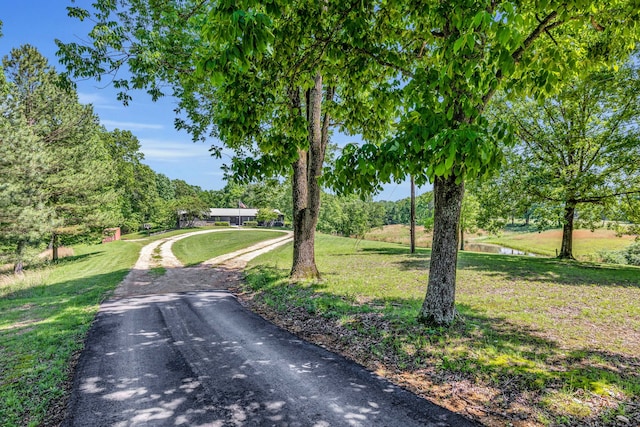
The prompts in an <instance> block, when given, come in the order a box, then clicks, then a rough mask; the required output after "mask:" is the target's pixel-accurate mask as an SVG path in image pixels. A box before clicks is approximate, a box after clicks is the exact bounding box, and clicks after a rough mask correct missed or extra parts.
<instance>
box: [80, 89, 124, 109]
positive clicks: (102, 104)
mask: <svg viewBox="0 0 640 427" xmlns="http://www.w3.org/2000/svg"><path fill="white" fill-rule="evenodd" d="M78 101H80V103H81V104H92V105H93V108H96V109H98V108H99V109H103V110H117V109H118V108H122V105H116V104H115V103H114V102H112V101H111V100H109V99H107V98H105V97H104V96H102V95H100V94H98V93H83V92H78Z"/></svg>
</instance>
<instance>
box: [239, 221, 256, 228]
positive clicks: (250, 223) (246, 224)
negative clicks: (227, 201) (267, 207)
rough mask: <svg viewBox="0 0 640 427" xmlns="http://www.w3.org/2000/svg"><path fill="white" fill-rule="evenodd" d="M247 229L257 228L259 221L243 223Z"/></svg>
mask: <svg viewBox="0 0 640 427" xmlns="http://www.w3.org/2000/svg"><path fill="white" fill-rule="evenodd" d="M242 225H244V226H245V227H257V226H258V221H245V222H243V223H242Z"/></svg>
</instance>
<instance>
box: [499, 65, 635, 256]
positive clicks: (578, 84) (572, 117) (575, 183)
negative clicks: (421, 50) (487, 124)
mask: <svg viewBox="0 0 640 427" xmlns="http://www.w3.org/2000/svg"><path fill="white" fill-rule="evenodd" d="M502 117H503V118H506V119H507V120H509V121H511V122H512V123H513V125H514V128H515V132H516V135H517V137H518V146H517V148H518V149H517V153H518V154H519V156H520V157H521V158H522V161H523V163H525V164H527V165H528V168H527V172H526V175H525V177H526V178H527V184H528V185H527V188H528V192H530V193H531V194H532V195H533V196H534V197H535V198H536V199H537V200H538V201H541V202H551V203H557V204H562V206H563V215H562V218H561V223H562V224H563V233H562V245H561V248H560V252H559V255H558V256H559V257H560V258H570V259H572V258H573V229H574V221H575V218H576V216H577V213H578V211H577V208H578V207H579V206H581V205H583V206H584V205H587V206H588V205H590V204H591V205H604V204H606V203H607V202H611V201H613V199H614V198H616V197H620V196H627V195H632V194H640V162H638V159H640V79H639V78H638V72H637V71H636V70H633V69H630V68H623V69H621V70H620V71H614V70H608V69H605V70H604V71H599V72H594V73H591V74H589V75H587V76H585V77H584V78H578V79H575V80H574V81H572V82H570V83H568V84H567V85H566V86H565V87H563V88H562V89H561V90H560V91H559V92H558V94H557V95H555V96H553V97H551V98H549V99H547V100H546V101H545V102H544V103H542V104H540V103H537V102H535V101H534V100H528V99H524V100H521V101H518V102H512V103H508V104H506V105H505V108H504V109H503V114H502ZM587 212H588V211H587V210H585V209H583V210H582V211H581V219H583V220H584V219H587V218H585V216H586V214H587ZM594 219H595V221H598V222H599V221H600V220H601V216H600V215H596V216H595V218H594Z"/></svg>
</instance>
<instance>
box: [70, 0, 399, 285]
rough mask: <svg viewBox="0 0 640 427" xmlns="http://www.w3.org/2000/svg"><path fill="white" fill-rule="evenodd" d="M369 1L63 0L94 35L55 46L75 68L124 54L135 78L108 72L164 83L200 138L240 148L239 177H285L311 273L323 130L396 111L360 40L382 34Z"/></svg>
mask: <svg viewBox="0 0 640 427" xmlns="http://www.w3.org/2000/svg"><path fill="white" fill-rule="evenodd" d="M374 11H375V7H374V5H372V4H368V3H366V4H365V3H362V2H360V1H350V2H343V1H326V2H323V3H308V2H303V1H295V2H289V1H273V2H264V3H261V2H255V1H246V2H245V1H240V2H232V3H228V2H202V1H195V0H192V1H184V2H151V1H123V2H117V3H116V2H112V1H108V0H103V1H98V2H97V3H96V9H95V12H94V13H91V12H89V11H88V10H85V9H82V8H77V7H72V8H69V12H70V15H71V16H74V17H78V18H80V19H86V18H89V17H91V18H92V19H93V20H94V21H95V22H96V25H95V26H94V29H93V30H92V31H91V33H90V34H89V35H90V37H91V38H92V39H93V45H91V46H82V45H78V44H74V43H70V44H66V45H65V44H62V43H59V44H58V45H59V47H60V55H61V57H62V61H63V62H64V63H65V64H67V66H68V67H69V69H71V70H73V72H74V74H75V75H77V76H99V75H101V74H103V73H107V72H111V71H113V72H115V71H116V70H118V69H119V68H120V67H122V66H123V65H126V66H128V68H129V71H130V72H131V75H132V77H131V78H130V79H120V78H115V79H114V80H113V83H114V85H115V86H117V87H119V88H122V89H123V90H124V91H126V90H127V89H133V88H145V89H147V91H148V92H149V93H150V94H151V95H152V96H153V97H154V98H158V97H160V96H162V95H163V93H162V88H163V86H166V85H167V84H168V85H169V86H170V87H171V88H172V94H173V95H174V96H175V97H177V98H178V99H179V102H180V104H179V110H181V112H183V113H184V114H183V116H181V117H180V118H179V119H178V120H177V125H178V127H180V128H183V129H187V130H189V131H190V132H191V133H192V134H193V135H194V138H195V139H200V138H205V137H207V136H208V135H211V134H212V135H216V136H218V137H219V138H220V139H221V140H222V141H223V143H224V144H225V145H226V146H227V147H229V148H231V149H232V150H234V152H235V159H234V161H233V162H232V164H231V167H230V173H232V174H233V175H235V176H236V177H237V178H239V179H245V180H251V179H258V180H261V179H264V178H266V177H275V176H284V177H290V178H292V181H291V182H292V200H293V215H292V217H293V229H294V244H293V265H292V268H291V276H292V277H294V278H314V277H318V275H319V273H318V269H317V267H316V264H315V253H314V236H315V228H316V225H317V221H318V213H319V207H320V183H319V179H320V178H321V176H322V173H323V171H322V169H323V164H324V157H325V151H326V148H327V145H328V143H329V136H330V129H331V127H332V126H333V125H334V124H336V123H338V124H339V126H340V128H341V129H342V130H344V131H346V132H350V133H355V132H360V133H363V134H365V135H367V137H369V138H371V139H374V140H375V139H377V138H379V137H380V135H381V134H382V132H384V130H385V129H387V126H386V123H387V122H388V121H389V120H390V119H392V117H393V114H388V110H389V109H391V108H394V106H395V104H394V103H392V102H388V99H387V98H385V97H383V96H382V94H385V93H387V92H389V90H388V89H389V87H390V86H391V83H390V81H389V79H388V76H389V73H388V72H387V71H386V68H384V67H382V65H381V64H380V63H378V62H376V61H370V60H369V59H368V58H367V57H365V56H363V54H362V52H361V51H360V50H359V49H358V48H357V45H358V44H362V43H363V40H364V39H365V38H375V37H377V34H375V32H371V31H370V28H369V18H370V17H371V15H372V14H373V13H374ZM354 46H356V47H354ZM373 95H375V98H376V101H375V102H376V103H375V104H374V103H373V101H372V99H373ZM128 97H129V95H128V94H126V93H123V94H122V95H121V98H122V99H123V100H125V101H126V100H127V99H129V98H128ZM213 153H214V154H217V155H219V153H220V151H219V147H217V148H216V147H213Z"/></svg>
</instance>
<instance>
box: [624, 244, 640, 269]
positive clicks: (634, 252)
mask: <svg viewBox="0 0 640 427" xmlns="http://www.w3.org/2000/svg"><path fill="white" fill-rule="evenodd" d="M624 257H625V259H626V260H627V264H629V265H639V266H640V242H634V243H632V244H631V245H630V246H629V247H628V248H627V250H626V251H625V252H624Z"/></svg>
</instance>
